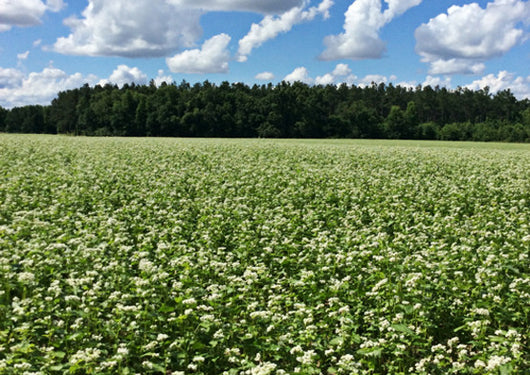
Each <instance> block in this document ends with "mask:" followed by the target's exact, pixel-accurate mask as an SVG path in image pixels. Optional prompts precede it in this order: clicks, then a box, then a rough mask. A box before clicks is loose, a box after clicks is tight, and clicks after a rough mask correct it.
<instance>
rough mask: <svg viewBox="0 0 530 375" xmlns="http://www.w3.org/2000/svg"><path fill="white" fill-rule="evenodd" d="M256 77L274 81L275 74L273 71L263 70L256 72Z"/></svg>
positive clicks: (261, 79)
mask: <svg viewBox="0 0 530 375" xmlns="http://www.w3.org/2000/svg"><path fill="white" fill-rule="evenodd" d="M255 78H256V79H259V80H260V81H269V82H270V81H272V80H273V79H274V74H272V73H271V72H262V73H258V74H256V77H255Z"/></svg>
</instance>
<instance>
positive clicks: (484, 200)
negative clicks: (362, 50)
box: [0, 134, 530, 375]
mask: <svg viewBox="0 0 530 375" xmlns="http://www.w3.org/2000/svg"><path fill="white" fill-rule="evenodd" d="M529 253H530V145H515V144H510V145H507V144H484V143H448V142H412V141H409V142H399V141H354V140H340V141H339V140H322V141H317V140H306V141H297V140H288V141H287V140H275V141H273V140H259V139H255V140H228V139H225V140H223V139H217V140H214V139H169V138H168V139H154V138H136V139H133V138H83V137H61V136H28V135H5V134H4V135H2V134H0V373H1V374H6V375H11V374H14V375H19V374H25V375H29V374H164V375H184V374H186V375H187V374H228V375H235V374H242V375H245V374H248V375H266V374H274V375H281V374H324V375H327V374H329V375H334V374H523V373H525V371H528V369H529V368H530V354H529V353H530V348H529V345H528V339H529V321H530V261H529V258H528V256H529Z"/></svg>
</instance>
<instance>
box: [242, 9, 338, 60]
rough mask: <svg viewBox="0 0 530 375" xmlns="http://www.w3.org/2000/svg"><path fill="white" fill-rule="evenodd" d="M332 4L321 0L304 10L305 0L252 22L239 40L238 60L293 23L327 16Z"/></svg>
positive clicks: (290, 26) (284, 31)
mask: <svg viewBox="0 0 530 375" xmlns="http://www.w3.org/2000/svg"><path fill="white" fill-rule="evenodd" d="M332 5H333V1H331V0H323V1H322V2H321V3H320V4H319V5H318V6H317V7H311V8H309V9H308V10H304V9H305V8H306V6H307V1H304V2H303V4H302V5H300V6H298V7H294V8H292V9H290V10H289V11H287V12H285V13H283V14H281V15H280V16H278V17H274V16H266V17H265V18H264V19H263V20H262V21H261V22H260V23H259V24H256V23H253V24H252V26H251V27H250V31H249V32H248V34H247V35H245V36H244V37H243V38H242V39H241V40H240V41H239V50H238V60H239V61H240V62H244V61H246V60H247V57H248V55H250V53H251V52H252V50H253V49H254V48H257V47H259V46H261V45H262V44H263V43H264V42H266V41H267V40H270V39H273V38H276V37H277V36H278V35H279V34H280V33H286V32H288V31H290V30H291V29H292V28H293V26H294V25H297V24H300V23H302V22H309V21H312V20H313V19H314V18H315V17H316V16H317V15H319V14H322V15H323V17H324V18H328V17H329V9H330V8H331V6H332Z"/></svg>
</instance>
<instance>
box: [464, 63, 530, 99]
mask: <svg viewBox="0 0 530 375" xmlns="http://www.w3.org/2000/svg"><path fill="white" fill-rule="evenodd" d="M486 86H487V87H489V88H490V92H492V93H496V92H498V91H503V90H507V89H510V91H511V92H512V93H513V94H514V95H515V96H516V97H517V98H518V99H530V76H528V77H520V76H519V77H517V76H516V75H515V74H514V73H510V72H507V71H505V70H503V71H500V72H499V73H498V74H497V75H494V74H488V75H487V76H484V77H482V78H481V79H478V80H475V81H473V82H472V83H471V84H469V85H467V86H466V87H467V88H469V89H470V90H480V89H483V88H485V87H486Z"/></svg>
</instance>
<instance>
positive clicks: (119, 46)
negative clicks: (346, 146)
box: [0, 0, 530, 108]
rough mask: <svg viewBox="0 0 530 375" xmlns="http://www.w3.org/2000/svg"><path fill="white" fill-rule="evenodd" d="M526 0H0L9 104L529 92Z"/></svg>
mask: <svg viewBox="0 0 530 375" xmlns="http://www.w3.org/2000/svg"><path fill="white" fill-rule="evenodd" d="M529 37H530V3H529V1H523V0H491V1H465V0H464V1H457V0H355V1H353V0H259V1H258V0H215V1H214V0H134V1H130V0H112V1H109V0H0V106H2V107H4V108H12V107H15V106H23V105H29V104H42V105H47V104H49V103H50V102H51V100H52V99H53V98H54V97H55V96H56V94H57V93H58V92H59V91H64V90H68V89H73V88H77V87H80V86H82V85H83V84H85V83H88V84H90V85H91V86H94V85H96V84H106V83H112V84H117V85H119V86H122V85H124V84H125V83H131V82H135V83H137V84H147V83H149V82H150V81H151V80H154V82H156V84H160V83H162V82H164V81H165V82H168V83H171V82H177V83H180V82H181V81H182V80H186V81H187V82H190V83H192V84H193V83H196V82H203V81H205V80H209V81H210V82H214V83H220V82H222V81H228V82H243V83H245V84H248V85H253V84H266V83H268V82H272V83H273V84H275V83H278V82H281V81H282V80H285V81H302V82H305V83H307V84H311V85H319V84H321V85H326V84H341V83H347V84H355V85H358V86H363V85H370V84H371V83H372V82H375V83H381V82H383V83H386V84H390V83H392V84H394V85H402V86H407V87H417V86H418V85H422V86H426V85H430V86H432V87H435V86H440V87H447V88H449V89H456V88H458V87H468V88H470V89H473V90H478V89H481V88H484V87H486V86H488V87H489V88H490V91H491V92H492V93H495V92H497V91H499V90H505V89H510V90H511V91H512V93H513V94H514V95H515V96H516V97H517V98H519V99H524V98H530V48H529V47H530V41H529Z"/></svg>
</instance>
